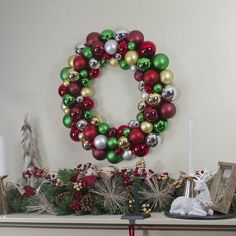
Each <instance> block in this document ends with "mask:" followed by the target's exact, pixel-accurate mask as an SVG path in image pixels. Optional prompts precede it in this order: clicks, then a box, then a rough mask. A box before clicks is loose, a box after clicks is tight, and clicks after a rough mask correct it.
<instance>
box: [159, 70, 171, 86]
mask: <svg viewBox="0 0 236 236" xmlns="http://www.w3.org/2000/svg"><path fill="white" fill-rule="evenodd" d="M160 79H161V82H162V83H163V84H171V83H172V82H173V80H174V74H173V72H172V71H170V70H163V71H162V72H161V73H160Z"/></svg>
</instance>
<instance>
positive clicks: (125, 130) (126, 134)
mask: <svg viewBox="0 0 236 236" xmlns="http://www.w3.org/2000/svg"><path fill="white" fill-rule="evenodd" d="M123 134H124V136H125V137H129V135H130V129H129V128H125V129H124V131H123Z"/></svg>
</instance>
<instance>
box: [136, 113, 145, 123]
mask: <svg viewBox="0 0 236 236" xmlns="http://www.w3.org/2000/svg"><path fill="white" fill-rule="evenodd" d="M136 119H137V121H138V122H139V123H141V122H143V121H144V115H143V113H142V112H140V113H138V114H137V116H136Z"/></svg>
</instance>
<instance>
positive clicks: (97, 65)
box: [89, 58, 101, 69]
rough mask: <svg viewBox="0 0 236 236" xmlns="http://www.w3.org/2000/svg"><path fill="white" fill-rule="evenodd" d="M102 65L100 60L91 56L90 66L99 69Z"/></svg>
mask: <svg viewBox="0 0 236 236" xmlns="http://www.w3.org/2000/svg"><path fill="white" fill-rule="evenodd" d="M100 66H101V64H100V62H99V61H98V60H96V59H95V58H91V59H90V60H89V67H90V68H91V69H98V68H100Z"/></svg>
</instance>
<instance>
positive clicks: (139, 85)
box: [138, 81, 145, 91]
mask: <svg viewBox="0 0 236 236" xmlns="http://www.w3.org/2000/svg"><path fill="white" fill-rule="evenodd" d="M144 86H145V84H144V82H143V81H140V82H139V83H138V89H139V90H140V91H143V90H144Z"/></svg>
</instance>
